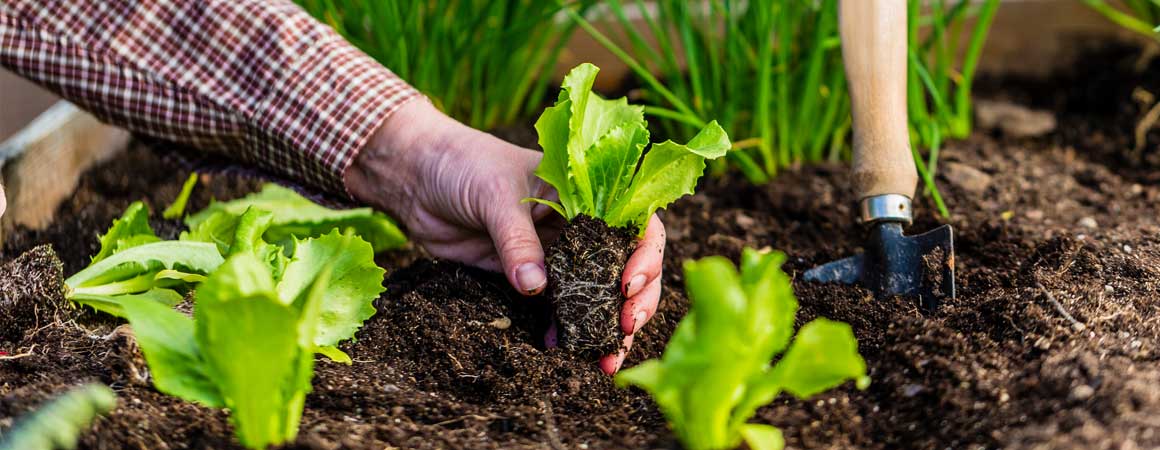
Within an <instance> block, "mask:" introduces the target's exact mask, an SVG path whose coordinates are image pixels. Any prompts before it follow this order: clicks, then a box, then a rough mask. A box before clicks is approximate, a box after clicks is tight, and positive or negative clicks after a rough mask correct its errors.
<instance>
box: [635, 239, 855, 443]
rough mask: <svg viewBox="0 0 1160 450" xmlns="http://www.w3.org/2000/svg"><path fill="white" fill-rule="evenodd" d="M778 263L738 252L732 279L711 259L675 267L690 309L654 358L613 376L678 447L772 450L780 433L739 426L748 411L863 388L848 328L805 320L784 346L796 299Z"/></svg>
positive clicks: (725, 265)
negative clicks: (645, 403)
mask: <svg viewBox="0 0 1160 450" xmlns="http://www.w3.org/2000/svg"><path fill="white" fill-rule="evenodd" d="M784 260H785V256H784V255H783V254H781V253H779V252H761V251H755V250H752V249H748V248H747V249H745V250H744V251H743V252H742V254H741V272H740V273H738V271H737V269H736V268H735V267H734V266H733V263H731V262H730V261H729V260H728V259H726V258H723V257H720V256H711V257H708V258H704V259H701V260H698V261H687V262H685V290H686V291H687V292H688V294H689V299H690V301H691V305H690V307H689V313H688V314H687V315H685V318H684V319H682V320H681V322H680V323H679V324H678V325H677V329H676V331H675V332H674V333H673V337H672V339H670V340H669V343H668V345H667V346H666V347H665V353H664V355H663V356H662V357H661V359H659V360H658V359H651V360H648V361H645V362H643V363H641V364H640V365H638V366H636V367H633V368H630V369H627V370H625V371H623V372H621V373H620V374H619V375H618V376H617V377H616V381H617V382H618V383H619V384H621V385H632V386H637V387H640V388H642V389H644V390H645V391H648V393H649V394H650V395H652V398H653V400H655V401H656V402H657V405H658V406H660V408H661V411H663V412H664V414H665V417H666V418H667V419H668V422H669V424H670V426H672V428H673V431H674V432H675V433H676V434H677V438H678V439H680V441H681V443H682V444H684V447H685V448H687V449H689V450H718V449H728V448H735V447H737V446H738V445H740V444H741V441H742V440H744V441H745V443H746V444H748V446H749V448H751V449H756V450H775V449H781V448H782V447H783V446H784V441H783V439H782V435H781V431H780V430H778V429H777V428H775V427H773V426H770V425H763V424H753V423H746V421H747V420H749V418H750V417H752V416H753V414H754V413H755V412H756V411H757V408H759V407H761V406H762V405H765V404H766V403H769V402H770V401H772V400H773V399H774V398H775V397H776V396H777V395H778V394H779V393H781V392H782V391H785V392H789V393H790V394H793V395H794V396H796V397H798V398H801V399H806V398H809V397H811V396H813V395H815V394H818V393H821V392H823V391H825V390H827V389H830V388H833V387H836V386H838V385H840V384H842V383H844V382H846V381H847V380H855V381H856V383H857V386H858V387H859V388H861V389H864V388H866V386H868V385H869V382H870V379H869V378H868V377H867V376H866V363H865V361H863V360H862V357H861V356H860V355H859V354H858V343H857V341H856V340H855V339H854V333H853V331H851V329H850V326H849V325H846V324H844V323H841V322H834V321H830V320H828V319H824V318H820V319H815V320H813V321H811V322H810V323H807V324H806V325H804V326H802V328H801V330H799V331H798V333H797V337H796V338H794V339H793V343H792V344H791V343H790V337H791V336H793V324H794V315H795V313H796V311H797V299H796V298H795V297H794V294H793V286H792V285H791V284H790V280H789V277H788V276H786V274H785V273H784V272H782V270H781V268H780V266H781V264H782V262H783V261H784ZM787 346H788V349H787ZM783 351H784V353H782V352H783ZM778 354H781V359H780V360H778V362H777V364H774V365H771V364H770V360H772V359H773V357H774V356H777V355H778Z"/></svg>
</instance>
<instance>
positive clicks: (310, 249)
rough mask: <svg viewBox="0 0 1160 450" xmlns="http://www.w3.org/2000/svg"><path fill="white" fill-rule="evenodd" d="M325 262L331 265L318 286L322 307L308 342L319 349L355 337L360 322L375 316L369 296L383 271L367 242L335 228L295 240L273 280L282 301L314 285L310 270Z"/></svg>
mask: <svg viewBox="0 0 1160 450" xmlns="http://www.w3.org/2000/svg"><path fill="white" fill-rule="evenodd" d="M327 264H329V265H330V267H331V269H330V274H329V278H328V280H329V281H328V282H327V283H325V284H324V285H322V286H321V289H322V295H323V297H324V298H326V302H325V303H323V304H322V306H321V308H322V309H321V311H320V314H319V316H318V317H319V320H318V326H317V330H316V333H315V336H314V342H313V344H314V345H317V346H320V347H321V346H333V345H336V344H338V343H339V342H341V341H345V340H347V339H350V338H352V337H354V333H355V332H356V331H358V329H359V327H361V326H362V323H363V322H364V321H365V320H367V319H369V318H370V317H371V316H373V315H374V314H375V307H374V305H373V303H374V300H375V299H376V298H378V297H379V294H382V293H383V291H385V290H386V288H384V287H383V275H384V274H385V273H386V271H385V270H383V269H382V268H381V267H379V266H378V265H376V264H375V263H374V250H373V249H371V246H370V244H368V243H367V242H366V241H364V240H362V239H360V238H358V237H356V236H352V235H350V234H349V233H347V234H339V233H338V231H337V230H335V231H331V232H330V233H329V234H327V235H324V236H321V237H318V238H315V239H306V240H303V241H299V242H298V243H297V245H296V246H295V249H294V257H293V258H292V259H291V260H290V262H289V263H288V264H287V265H286V271H285V273H284V274H283V276H282V280H281V281H280V282H279V283H278V288H277V290H278V296H279V297H280V298H281V299H282V301H283V302H290V301H291V300H293V299H295V298H298V297H300V296H301V295H302V294H303V292H304V291H306V290H307V289H308V288H310V286H311V285H312V284H317V283H315V280H314V279H313V274H315V273H317V272H318V268H319V267H323V266H325V265H327Z"/></svg>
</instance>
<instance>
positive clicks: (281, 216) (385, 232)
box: [185, 183, 407, 253]
mask: <svg viewBox="0 0 1160 450" xmlns="http://www.w3.org/2000/svg"><path fill="white" fill-rule="evenodd" d="M250 208H255V209H260V210H263V211H269V212H270V213H271V214H273V216H272V217H271V219H270V226H269V228H267V229H266V231H265V234H264V235H263V237H264V239H265V240H266V241H267V242H270V243H273V244H278V245H282V246H284V247H286V246H289V245H290V242H291V241H292V240H293V238H296V237H297V238H308V237H317V236H321V235H323V234H326V233H329V232H330V230H334V229H339V230H345V229H348V228H350V229H353V230H354V232H355V234H357V235H359V236H361V237H362V238H363V239H365V240H366V241H367V242H370V243H371V246H372V247H374V250H375V252H376V253H378V252H381V251H385V250H391V249H395V248H399V247H402V246H403V245H405V244H406V243H407V238H406V237H405V236H404V235H403V232H402V231H401V230H400V229H399V227H398V226H397V225H395V222H394V221H392V220H391V218H390V217H387V215H386V214H383V213H381V212H378V211H375V210H373V209H371V208H355V209H342V210H339V209H330V208H327V207H324V206H322V205H319V204H317V203H314V202H312V201H310V199H307V198H306V197H303V196H301V195H299V194H298V193H297V192H294V191H293V190H290V189H288V188H285V187H282V186H279V185H276V184H273V183H267V184H266V185H265V186H263V187H262V190H261V191H259V192H257V193H254V194H250V195H247V196H245V197H242V198H240V199H237V200H231V201H228V202H215V203H213V204H211V205H209V207H208V208H206V209H204V210H202V211H200V212H198V213H197V214H194V215H192V216H189V217H188V218H186V220H185V223H186V225H189V228H190V230H197V229H198V228H199V227H202V226H204V224H205V222H207V221H211V220H219V221H220V220H223V219H228V218H229V217H237V216H240V215H241V214H242V213H244V212H245V211H246V210H247V209H250ZM215 215H216V216H217V217H216V218H215V217H214V216H215ZM191 232H192V231H191Z"/></svg>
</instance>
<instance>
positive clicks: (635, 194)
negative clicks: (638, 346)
mask: <svg viewBox="0 0 1160 450" xmlns="http://www.w3.org/2000/svg"><path fill="white" fill-rule="evenodd" d="M599 70H600V69H598V68H597V67H596V66H594V65H592V64H581V65H579V66H577V67H576V68H574V69H572V71H571V72H569V73H568V75H567V76H566V77H565V78H564V83H563V89H562V91H561V92H560V95H559V98H558V99H557V100H556V104H555V105H553V106H551V107H549V108H547V109H546V110H544V113H543V114H542V115H541V116H540V119H539V120H538V121H536V131H537V132H538V133H539V142H540V146H541V147H542V148H543V150H544V158H543V160H542V161H541V162H540V166H539V167H538V168H537V169H536V175H537V176H539V177H540V178H542V179H543V180H544V181H545V182H547V183H549V184H551V185H552V186H554V187H555V188H556V190H557V192H558V193H559V198H560V201H559V202H558V203H557V202H553V201H549V200H544V199H531V200H533V201H536V202H539V203H543V204H546V205H549V206H551V207H552V208H553V209H555V210H556V211H557V212H559V213H560V214H561V215H563V216H564V217H565V218H566V219H568V221H569V223H568V225H566V226H565V227H564V230H563V232H562V234H561V236H560V238H559V240H558V241H557V242H556V243H554V244H553V245H552V246H551V247H549V249H548V255H547V264H548V270H549V275H548V279H549V287H548V289H549V296H550V297H551V299H552V302H553V304H554V306H555V308H556V319H557V321H558V323H559V328H558V330H559V335H558V337H559V341H560V344H561V346H562V347H564V348H565V349H567V350H570V351H576V352H589V351H592V352H595V353H599V354H608V353H611V352H613V351H615V350H616V347H617V346H618V345H619V343H620V341H621V339H620V338H621V337H622V336H621V331H620V326H619V312H620V308H621V306H622V305H623V303H624V298H623V296H622V294H621V292H620V288H619V286H620V277H621V274H622V272H623V270H624V265H625V263H626V262H627V261H628V256H629V255H630V254H631V252H632V251H633V249H634V247H635V245H634V244H635V237H636V236H638V235H640V234H643V233H644V229H645V226H646V225H647V224H648V220H649V218H650V217H651V216H652V215H653V213H654V212H656V210H657V209H658V208H663V207H665V206H668V205H669V204H670V203H672V202H673V201H675V200H677V199H678V198H680V197H682V196H684V195H686V194H692V193H693V188H694V187H695V186H696V184H697V179H698V178H700V177H701V174H702V172H704V170H705V161H706V160H712V159H716V158H719V157H721V156H724V155H725V152H726V151H727V150H728V149H729V137H728V136H727V135H726V134H725V130H723V129H721V127H720V126H719V125H717V122H710V123H708V124H707V125H705V127H704V128H703V129H701V131H700V132H699V133H697V135H696V136H694V137H693V138H692V139H691V140H690V141H689V143H688V144H677V143H675V142H672V141H665V142H662V143H659V144H654V145H652V146H651V147H650V148H649V150H648V153H647V154H645V152H644V150H645V146H646V145H648V144H649V132H648V124H647V123H646V122H645V120H644V112H643V107H641V106H635V105H629V104H628V101H627V100H626V99H624V98H619V99H615V100H606V99H604V98H601V97H600V96H599V95H597V94H595V93H593V92H592V84H593V82H594V81H595V79H596V73H597V72H598V71H599ZM642 154H643V155H644V158H643V159H642V158H641V155H642ZM638 167H639V168H638Z"/></svg>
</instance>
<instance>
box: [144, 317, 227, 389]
mask: <svg viewBox="0 0 1160 450" xmlns="http://www.w3.org/2000/svg"><path fill="white" fill-rule="evenodd" d="M122 307H123V308H124V317H125V318H127V319H128V320H129V324H130V325H131V326H132V327H133V336H134V337H135V338H136V339H137V345H138V346H140V347H141V353H143V354H145V362H146V363H148V364H149V371H150V374H151V375H152V377H153V386H155V387H156V388H157V390H158V391H161V392H163V393H166V394H169V395H173V396H177V397H181V398H183V399H186V400H189V401H193V402H197V403H200V404H202V405H205V406H209V407H211V408H221V407H224V406H225V401H224V400H223V399H222V396H221V393H220V392H219V391H218V388H217V385H216V384H215V382H214V379H213V378H212V375H211V374H210V373H208V372H207V370H206V364H205V358H204V355H202V353H201V350H200V347H199V346H198V344H197V342H196V339H195V337H194V325H193V319H191V318H189V317H188V316H186V315H184V314H182V313H179V312H177V311H174V310H173V309H172V308H170V306H167V305H164V304H161V303H157V302H133V301H130V302H124V304H123V305H122Z"/></svg>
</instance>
